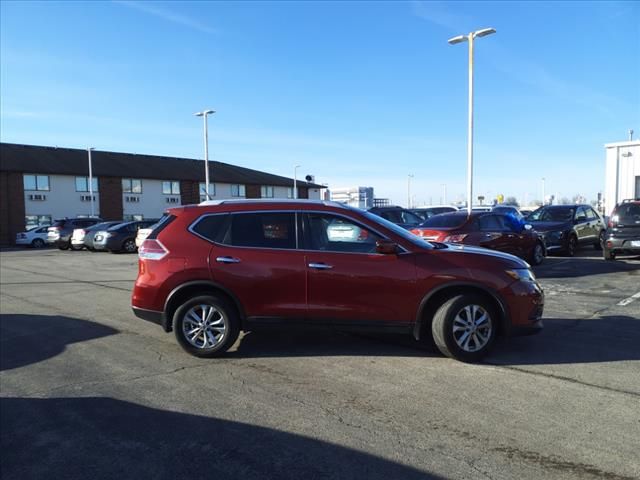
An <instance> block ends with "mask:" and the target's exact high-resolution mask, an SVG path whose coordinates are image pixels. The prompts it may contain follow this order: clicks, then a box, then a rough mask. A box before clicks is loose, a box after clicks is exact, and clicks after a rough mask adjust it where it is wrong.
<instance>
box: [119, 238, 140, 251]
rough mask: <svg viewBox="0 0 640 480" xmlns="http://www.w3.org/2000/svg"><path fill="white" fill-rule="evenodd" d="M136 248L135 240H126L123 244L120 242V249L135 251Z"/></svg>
mask: <svg viewBox="0 0 640 480" xmlns="http://www.w3.org/2000/svg"><path fill="white" fill-rule="evenodd" d="M137 249H138V247H136V242H135V240H126V241H125V242H124V243H123V244H122V250H124V251H125V252H127V253H135V251H136V250H137Z"/></svg>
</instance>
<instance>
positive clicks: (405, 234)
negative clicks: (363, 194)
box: [360, 211, 432, 248]
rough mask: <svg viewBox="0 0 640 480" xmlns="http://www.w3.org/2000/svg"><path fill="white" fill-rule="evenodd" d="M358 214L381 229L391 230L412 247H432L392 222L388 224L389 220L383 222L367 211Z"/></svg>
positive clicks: (380, 218) (382, 219)
mask: <svg viewBox="0 0 640 480" xmlns="http://www.w3.org/2000/svg"><path fill="white" fill-rule="evenodd" d="M360 213H362V215H364V216H365V217H367V218H368V219H369V220H371V221H372V222H376V223H379V224H380V225H382V226H383V227H385V228H387V229H388V230H391V231H392V232H393V233H395V234H396V235H398V236H400V237H402V238H404V239H405V240H408V241H410V242H411V243H412V244H414V245H416V246H418V247H421V248H432V245H431V244H430V243H429V242H425V241H424V240H423V239H422V238H420V237H418V236H416V235H414V234H413V233H411V232H409V231H408V230H405V229H404V228H402V227H399V226H398V225H396V224H395V223H393V222H390V221H389V220H385V219H384V218H382V217H379V216H378V215H376V214H374V213H369V212H367V211H362V212H360Z"/></svg>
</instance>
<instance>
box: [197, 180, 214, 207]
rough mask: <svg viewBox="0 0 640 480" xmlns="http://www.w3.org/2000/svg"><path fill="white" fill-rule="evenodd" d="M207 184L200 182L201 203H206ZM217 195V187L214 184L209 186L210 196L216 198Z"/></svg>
mask: <svg viewBox="0 0 640 480" xmlns="http://www.w3.org/2000/svg"><path fill="white" fill-rule="evenodd" d="M206 186H207V184H206V183H205V182H200V187H199V190H200V201H201V202H204V201H205V200H206V199H207V189H206ZM215 195H216V186H215V185H214V184H213V183H210V184H209V196H210V197H215Z"/></svg>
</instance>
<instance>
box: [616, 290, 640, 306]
mask: <svg viewBox="0 0 640 480" xmlns="http://www.w3.org/2000/svg"><path fill="white" fill-rule="evenodd" d="M638 298H640V292H638V293H636V294H635V295H631V296H630V297H628V298H625V299H624V300H620V301H619V302H618V305H619V306H621V307H624V306H625V305H629V304H630V303H631V302H633V301H634V300H637V299H638Z"/></svg>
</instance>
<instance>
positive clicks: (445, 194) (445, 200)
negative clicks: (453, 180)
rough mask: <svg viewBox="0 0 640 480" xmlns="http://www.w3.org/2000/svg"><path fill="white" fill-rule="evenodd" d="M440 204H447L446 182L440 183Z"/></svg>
mask: <svg viewBox="0 0 640 480" xmlns="http://www.w3.org/2000/svg"><path fill="white" fill-rule="evenodd" d="M442 204H443V205H446V204H447V184H446V183H443V184H442Z"/></svg>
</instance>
